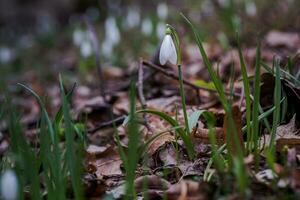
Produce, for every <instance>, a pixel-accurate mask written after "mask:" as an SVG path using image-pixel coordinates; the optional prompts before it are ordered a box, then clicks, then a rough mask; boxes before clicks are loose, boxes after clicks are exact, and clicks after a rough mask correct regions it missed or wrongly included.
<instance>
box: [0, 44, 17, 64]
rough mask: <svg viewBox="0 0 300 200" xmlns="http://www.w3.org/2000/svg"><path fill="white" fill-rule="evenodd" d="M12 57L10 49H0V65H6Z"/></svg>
mask: <svg viewBox="0 0 300 200" xmlns="http://www.w3.org/2000/svg"><path fill="white" fill-rule="evenodd" d="M13 57H14V55H13V51H12V50H11V49H10V48H8V47H0V63H8V62H10V61H11V60H12V59H13Z"/></svg>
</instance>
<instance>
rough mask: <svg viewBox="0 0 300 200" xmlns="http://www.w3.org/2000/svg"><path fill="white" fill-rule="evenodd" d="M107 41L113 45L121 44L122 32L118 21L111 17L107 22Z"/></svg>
mask: <svg viewBox="0 0 300 200" xmlns="http://www.w3.org/2000/svg"><path fill="white" fill-rule="evenodd" d="M104 28H105V39H106V40H109V41H110V42H111V43H112V45H113V46H114V45H116V44H118V43H119V42H120V31H119V28H118V26H117V23H116V19H115V18H113V17H109V18H107V19H106V20H105V27H104Z"/></svg>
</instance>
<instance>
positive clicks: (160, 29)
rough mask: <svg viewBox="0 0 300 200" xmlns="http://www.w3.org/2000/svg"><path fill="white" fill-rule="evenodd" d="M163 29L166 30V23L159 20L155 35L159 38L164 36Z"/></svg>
mask: <svg viewBox="0 0 300 200" xmlns="http://www.w3.org/2000/svg"><path fill="white" fill-rule="evenodd" d="M165 30H166V24H164V23H162V22H159V23H158V24H157V25H156V36H157V37H158V38H159V39H161V38H163V37H164V35H165Z"/></svg>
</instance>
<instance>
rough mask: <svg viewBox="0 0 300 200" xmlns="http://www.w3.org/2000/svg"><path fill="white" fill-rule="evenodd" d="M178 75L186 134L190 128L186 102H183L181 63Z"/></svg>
mask: <svg viewBox="0 0 300 200" xmlns="http://www.w3.org/2000/svg"><path fill="white" fill-rule="evenodd" d="M178 77H179V86H180V96H181V103H182V110H183V115H184V122H185V129H186V132H187V135H189V134H190V128H189V120H188V116H187V112H186V103H185V94H184V87H183V78H182V70H181V65H178Z"/></svg>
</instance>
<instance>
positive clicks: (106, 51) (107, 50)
mask: <svg viewBox="0 0 300 200" xmlns="http://www.w3.org/2000/svg"><path fill="white" fill-rule="evenodd" d="M101 50H102V53H103V55H104V56H105V57H107V58H109V57H111V55H112V52H113V45H112V43H111V42H110V41H108V40H105V41H104V42H103V43H102V46H101Z"/></svg>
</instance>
